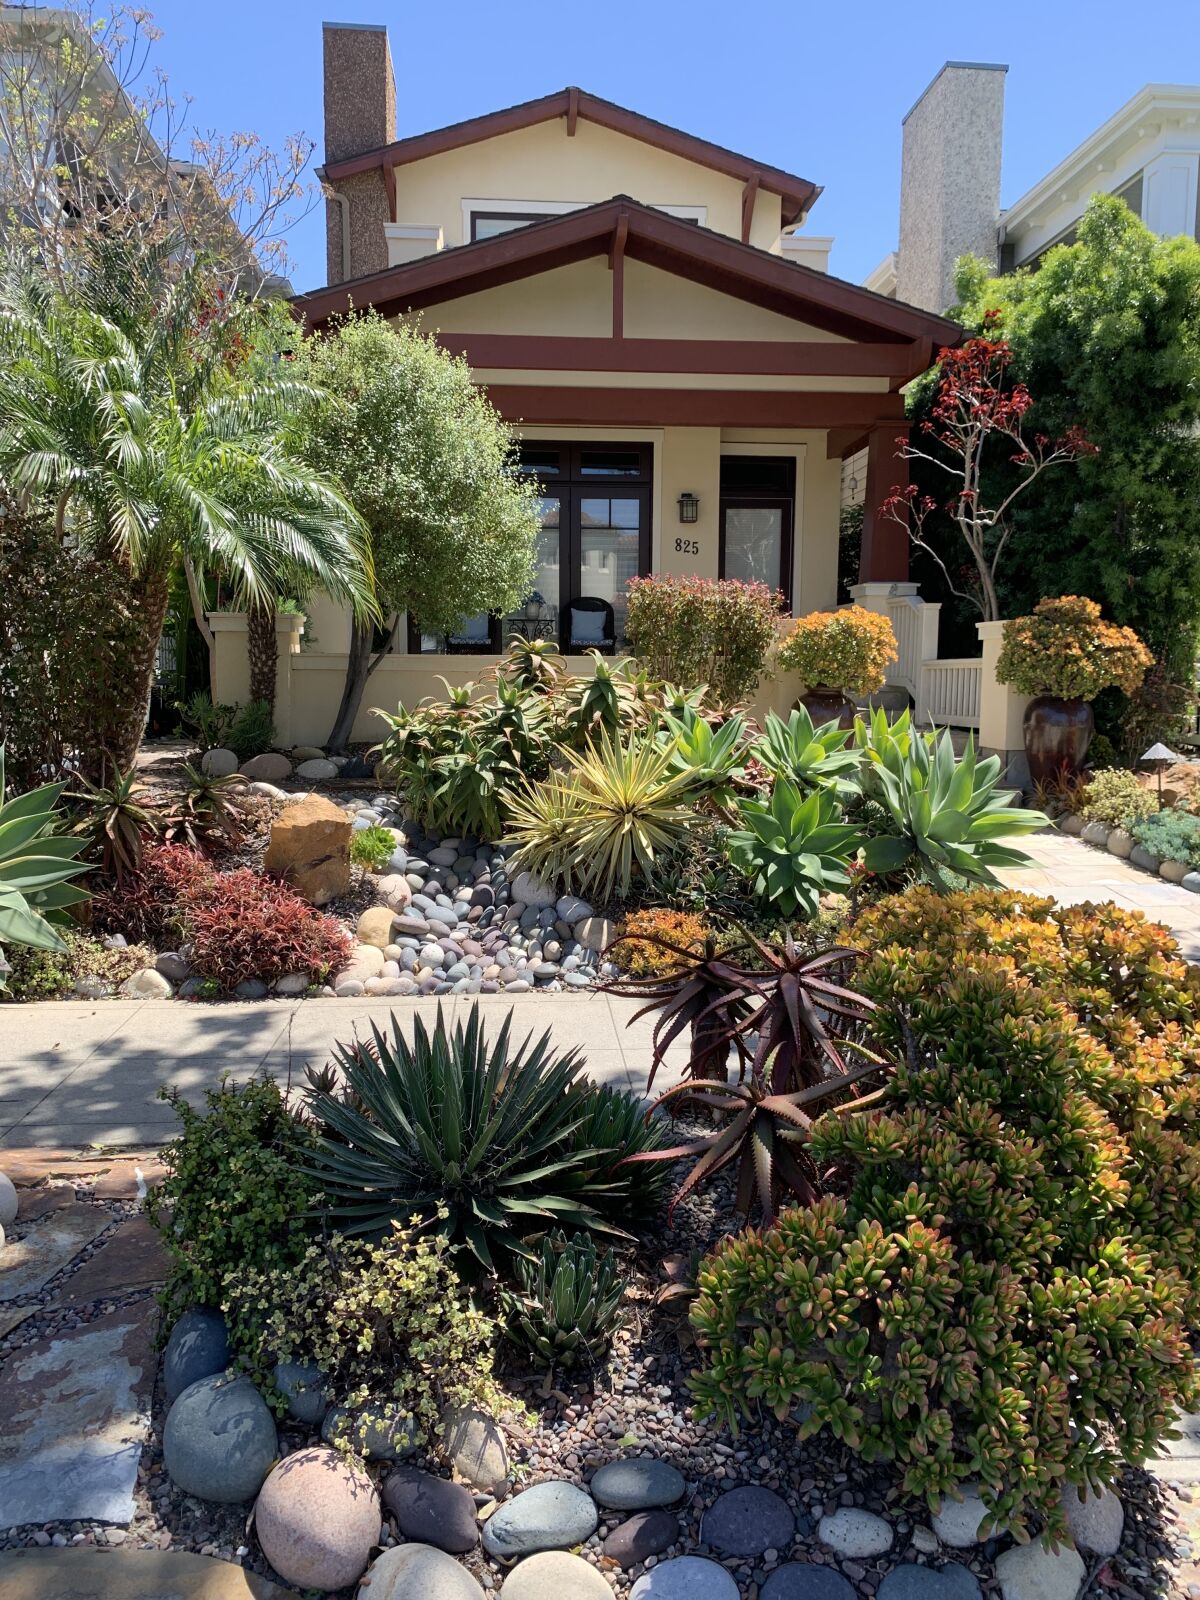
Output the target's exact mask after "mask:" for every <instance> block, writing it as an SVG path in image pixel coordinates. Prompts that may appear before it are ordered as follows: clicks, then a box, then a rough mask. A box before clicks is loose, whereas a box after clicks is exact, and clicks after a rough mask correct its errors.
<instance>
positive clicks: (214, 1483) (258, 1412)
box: [163, 1377, 279, 1505]
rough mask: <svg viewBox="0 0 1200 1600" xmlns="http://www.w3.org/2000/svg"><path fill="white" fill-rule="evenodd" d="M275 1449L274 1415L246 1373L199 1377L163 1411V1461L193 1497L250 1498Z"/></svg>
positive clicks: (231, 1501)
mask: <svg viewBox="0 0 1200 1600" xmlns="http://www.w3.org/2000/svg"><path fill="white" fill-rule="evenodd" d="M278 1454H279V1439H278V1436H277V1434H276V1432H275V1418H274V1417H273V1416H272V1415H271V1413H270V1411H269V1410H268V1409H267V1403H266V1401H265V1400H264V1399H263V1397H262V1395H260V1394H259V1392H258V1390H257V1389H256V1388H255V1387H254V1385H253V1384H252V1383H251V1382H250V1379H249V1378H246V1377H241V1378H225V1377H213V1378H201V1379H200V1380H199V1381H198V1382H197V1383H193V1384H192V1385H191V1386H190V1387H189V1388H187V1389H185V1390H184V1391H183V1393H182V1394H181V1395H180V1396H179V1398H178V1400H176V1401H175V1403H174V1404H173V1405H172V1407H171V1409H170V1411H168V1412H167V1421H166V1425H165V1427H164V1428H163V1465H164V1467H165V1468H166V1470H167V1475H168V1477H169V1478H170V1479H171V1482H172V1483H174V1484H175V1485H177V1487H179V1488H180V1489H182V1490H183V1491H184V1493H185V1494H194V1495H195V1496H196V1497H197V1499H200V1500H217V1501H219V1502H221V1503H222V1504H225V1505H232V1504H235V1503H237V1502H240V1501H243V1500H250V1499H252V1498H253V1497H254V1496H255V1495H256V1494H257V1493H258V1491H259V1490H260V1489H261V1488H262V1483H263V1479H264V1478H265V1477H266V1475H267V1473H268V1472H269V1471H270V1470H271V1466H272V1463H273V1462H274V1461H275V1458H276V1456H277V1455H278Z"/></svg>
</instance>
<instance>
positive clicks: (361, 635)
mask: <svg viewBox="0 0 1200 1600" xmlns="http://www.w3.org/2000/svg"><path fill="white" fill-rule="evenodd" d="M399 620H400V619H399V617H393V618H392V625H391V627H390V628H389V630H388V636H387V640H386V642H385V643H384V646H383V649H382V650H378V651H376V653H375V655H374V656H372V654H371V640H372V638H373V637H374V628H373V626H372V624H371V623H369V622H366V623H362V622H353V623H351V626H350V656H349V659H348V660H347V662H346V682H345V685H344V687H343V689H342V702H341V704H340V705H339V706H338V711H337V716H336V717H335V718H334V722H333V727H332V728H331V729H330V732H329V738H328V739H327V740H326V741H325V745H326V748H327V749H328V750H329V751H330V753H331V754H332V755H338V754H340V753H341V752H342V751H344V750H345V748H346V746H347V745H348V744H349V743H350V735H351V733H352V732H353V730H354V719H355V718H356V717H357V716H358V708H359V706H360V705H362V697H363V691H364V690H365V689H366V687H367V679H368V678H369V677H370V676H371V674H372V673H373V672H374V671H375V668H376V667H377V666H378V665H379V663H380V662H381V661H382V660H383V658H384V656H385V655H387V653H388V651H389V650H390V649H391V648H392V641H393V639H395V637H396V624H397V623H398V622H399Z"/></svg>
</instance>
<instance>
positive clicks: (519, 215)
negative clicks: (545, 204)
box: [471, 211, 555, 244]
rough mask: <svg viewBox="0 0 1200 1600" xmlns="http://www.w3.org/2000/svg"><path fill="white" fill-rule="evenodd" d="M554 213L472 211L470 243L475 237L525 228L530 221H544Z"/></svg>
mask: <svg viewBox="0 0 1200 1600" xmlns="http://www.w3.org/2000/svg"><path fill="white" fill-rule="evenodd" d="M554 215H555V213H554V212H553V211H472V213H471V243H472V244H474V242H475V241H476V239H494V238H495V237H496V236H497V234H501V233H511V232H512V230H513V229H514V228H527V227H528V226H529V224H530V223H531V222H545V221H546V219H547V217H552V216H554Z"/></svg>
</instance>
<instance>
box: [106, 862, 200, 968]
mask: <svg viewBox="0 0 1200 1600" xmlns="http://www.w3.org/2000/svg"><path fill="white" fill-rule="evenodd" d="M212 879H213V869H212V868H211V867H210V866H209V864H208V862H207V861H206V860H205V859H204V857H203V856H202V855H200V853H199V852H198V851H196V850H190V849H188V847H187V846H186V845H181V844H146V845H143V847H142V854H141V860H140V862H139V863H138V869H137V871H136V872H135V873H134V874H133V875H132V876H131V877H130V878H129V880H128V882H126V883H125V884H124V885H123V886H122V887H121V888H120V889H119V890H118V889H116V888H115V887H114V886H112V885H105V886H104V887H102V888H100V889H98V890H97V892H96V894H95V895H94V896H93V898H92V926H93V927H94V928H95V929H97V930H98V931H99V932H101V933H123V934H124V935H125V937H126V939H128V940H129V941H130V942H131V943H137V944H147V945H151V946H153V947H156V948H159V949H161V948H163V946H164V945H167V944H177V943H179V942H180V941H181V940H182V938H183V919H184V913H185V906H186V904H187V903H188V902H189V900H190V898H191V896H192V894H193V892H194V891H199V890H202V889H203V888H204V887H205V886H206V885H207V884H209V883H210V882H211V881H212Z"/></svg>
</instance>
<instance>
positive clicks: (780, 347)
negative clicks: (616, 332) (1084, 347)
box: [434, 329, 920, 381]
mask: <svg viewBox="0 0 1200 1600" xmlns="http://www.w3.org/2000/svg"><path fill="white" fill-rule="evenodd" d="M434 337H435V338H436V339H437V340H438V342H439V343H440V344H441V345H442V346H443V347H444V348H445V349H447V350H449V351H451V352H452V353H453V354H454V355H456V356H457V355H460V356H465V357H466V359H467V361H468V362H469V363H470V364H471V366H473V367H504V368H512V369H513V370H518V371H519V370H520V369H521V368H523V367H525V368H534V369H538V370H542V371H546V372H709V373H739V372H740V373H745V374H746V375H747V376H749V375H751V374H754V375H758V374H767V373H770V374H777V375H781V376H788V377H791V376H797V377H798V376H810V377H822V378H832V377H848V378H892V379H903V380H904V381H907V379H908V378H909V377H910V376H911V375H912V373H913V371H914V370H920V369H919V368H915V367H914V363H915V362H916V361H917V360H919V357H917V356H914V355H913V354H912V353H911V352H912V351H913V349H914V346H913V345H912V344H826V343H823V342H817V341H815V340H795V341H790V340H783V341H781V342H779V343H776V342H775V341H773V340H770V339H623V338H619V337H614V338H612V339H601V338H592V337H587V336H568V335H558V334H524V333H453V332H447V331H446V330H444V329H439V330H438V331H437V332H436V334H435V335H434Z"/></svg>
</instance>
